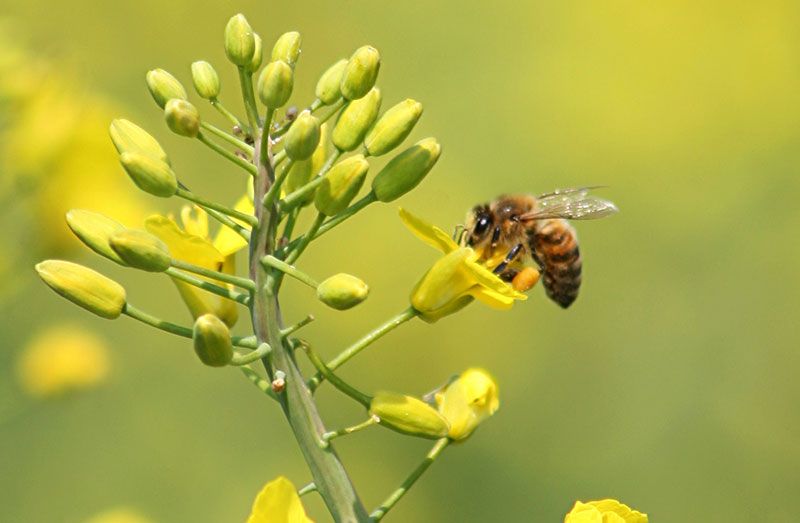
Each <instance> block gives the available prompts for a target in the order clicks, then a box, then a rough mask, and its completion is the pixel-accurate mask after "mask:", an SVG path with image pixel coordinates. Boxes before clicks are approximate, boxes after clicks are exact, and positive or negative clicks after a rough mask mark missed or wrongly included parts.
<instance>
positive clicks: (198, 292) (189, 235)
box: [145, 196, 253, 327]
mask: <svg viewBox="0 0 800 523" xmlns="http://www.w3.org/2000/svg"><path fill="white" fill-rule="evenodd" d="M235 208H236V210H238V211H241V212H245V213H252V212H253V204H252V202H251V201H250V199H249V198H248V197H247V196H243V197H242V198H240V199H239V201H238V202H237V203H236V207H235ZM181 222H182V223H183V228H181V227H180V226H178V224H177V223H176V222H175V220H174V219H172V217H168V216H161V215H158V214H154V215H152V216H150V217H149V218H147V220H145V228H146V229H147V230H148V231H149V232H150V233H151V234H153V235H154V236H157V237H158V238H159V239H160V240H161V241H163V242H164V243H165V244H167V247H168V248H169V252H170V255H171V256H172V258H174V259H176V260H181V261H184V262H187V263H191V264H194V265H198V266H200V267H203V268H205V269H211V270H215V271H220V272H224V273H226V274H234V273H235V271H236V258H235V255H236V252H237V251H239V250H241V249H242V248H244V247H245V246H246V245H247V242H246V241H245V240H244V239H243V238H242V237H241V236H239V235H238V234H236V233H235V232H234V231H232V230H231V229H230V228H228V227H224V226H221V227H220V229H219V232H218V233H217V235H216V237H215V238H214V240H213V241H212V240H211V239H210V237H209V232H208V214H206V212H205V211H204V210H202V209H201V208H199V207H197V206H188V205H187V206H184V207H183V209H181ZM172 281H173V282H174V283H175V286H176V287H177V288H178V292H179V293H180V295H181V298H182V299H183V301H184V303H186V306H187V307H188V308H189V312H191V314H192V316H193V317H194V319H197V318H199V317H200V316H202V315H204V314H213V315H214V316H216V317H218V318H219V319H221V320H222V321H224V322H225V323H226V324H227V325H228V326H229V327H233V325H235V324H236V320H238V318H239V311H238V309H237V307H236V303H235V302H233V301H231V300H229V299H226V298H223V297H221V296H217V295H216V294H211V293H210V292H208V291H204V290H202V289H198V288H197V287H195V286H193V285H189V284H188V283H186V282H183V281H180V280H176V279H174V278H173V280H172ZM214 283H215V284H217V285H222V284H221V283H220V282H214ZM228 287H231V285H228Z"/></svg>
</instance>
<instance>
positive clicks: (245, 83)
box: [239, 66, 260, 134]
mask: <svg viewBox="0 0 800 523" xmlns="http://www.w3.org/2000/svg"><path fill="white" fill-rule="evenodd" d="M239 84H240V85H241V87H242V98H243V99H244V110H245V112H246V113H247V121H248V122H250V129H251V131H252V132H253V133H254V134H255V132H256V130H258V128H259V127H260V126H259V124H258V108H257V107H256V96H255V93H254V92H253V75H252V74H250V73H249V72H248V71H247V70H246V69H245V68H244V67H242V66H239Z"/></svg>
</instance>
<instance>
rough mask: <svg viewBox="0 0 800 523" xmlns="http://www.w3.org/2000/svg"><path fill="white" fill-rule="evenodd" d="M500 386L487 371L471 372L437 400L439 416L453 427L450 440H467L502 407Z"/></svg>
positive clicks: (467, 372) (440, 394)
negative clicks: (498, 386)
mask: <svg viewBox="0 0 800 523" xmlns="http://www.w3.org/2000/svg"><path fill="white" fill-rule="evenodd" d="M498 394H499V393H498V388H497V383H496V382H495V381H494V378H492V376H491V375H490V374H489V373H488V372H486V371H485V370H483V369H477V368H472V369H467V370H466V371H464V372H463V373H462V374H461V375H460V376H459V377H458V378H456V379H455V380H454V381H452V382H451V383H450V384H448V385H447V386H446V387H445V388H444V390H443V391H440V392H438V393H437V394H436V396H435V401H436V405H437V407H438V409H439V413H440V414H441V415H442V416H444V418H445V419H446V420H447V422H448V423H449V424H450V432H449V434H448V435H449V436H450V438H452V439H454V440H462V439H465V438H467V437H468V436H469V435H470V434H472V432H473V431H474V430H475V429H476V428H477V427H478V425H480V423H481V422H483V420H485V419H486V418H488V417H489V416H491V415H492V414H494V413H495V412H496V411H497V409H498V408H499V407H500V399H499V395H498Z"/></svg>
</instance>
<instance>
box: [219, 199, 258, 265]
mask: <svg viewBox="0 0 800 523" xmlns="http://www.w3.org/2000/svg"><path fill="white" fill-rule="evenodd" d="M233 208H234V209H236V210H237V211H239V212H243V213H245V214H253V212H254V207H253V202H252V200H250V198H249V197H248V195H246V194H245V195H244V196H242V197H241V198H239V201H237V202H236V205H235V206H234V207H233ZM234 221H235V222H236V223H238V224H239V225H241V226H242V227H246V228H248V229H249V228H250V226H249V225H248V224H246V223H244V222H240V221H238V220H234ZM213 245H214V247H215V248H216V249H217V250H218V251H219V252H220V253H222V255H223V256H229V255H231V254H233V253H236V252H239V251H240V250H242V249H244V248H245V247H247V241H246V240H245V239H244V238H242V237H241V236H239V234H237V233H236V232H234V230H233V229H231V228H230V227H225V226H222V227H220V228H219V231H218V232H217V236H216V237H215V238H214V241H213Z"/></svg>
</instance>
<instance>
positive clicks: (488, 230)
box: [465, 205, 495, 247]
mask: <svg viewBox="0 0 800 523" xmlns="http://www.w3.org/2000/svg"><path fill="white" fill-rule="evenodd" d="M494 225H495V223H494V215H493V214H492V212H491V211H490V210H489V206H488V205H479V206H477V207H475V208H474V209H472V211H471V212H470V214H469V217H468V218H467V226H466V229H467V234H466V235H465V241H466V244H467V245H468V246H470V247H472V246H475V245H479V244H481V243H483V241H484V240H485V239H486V238H488V237H489V236H490V235H491V234H492V230H493V229H494Z"/></svg>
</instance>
